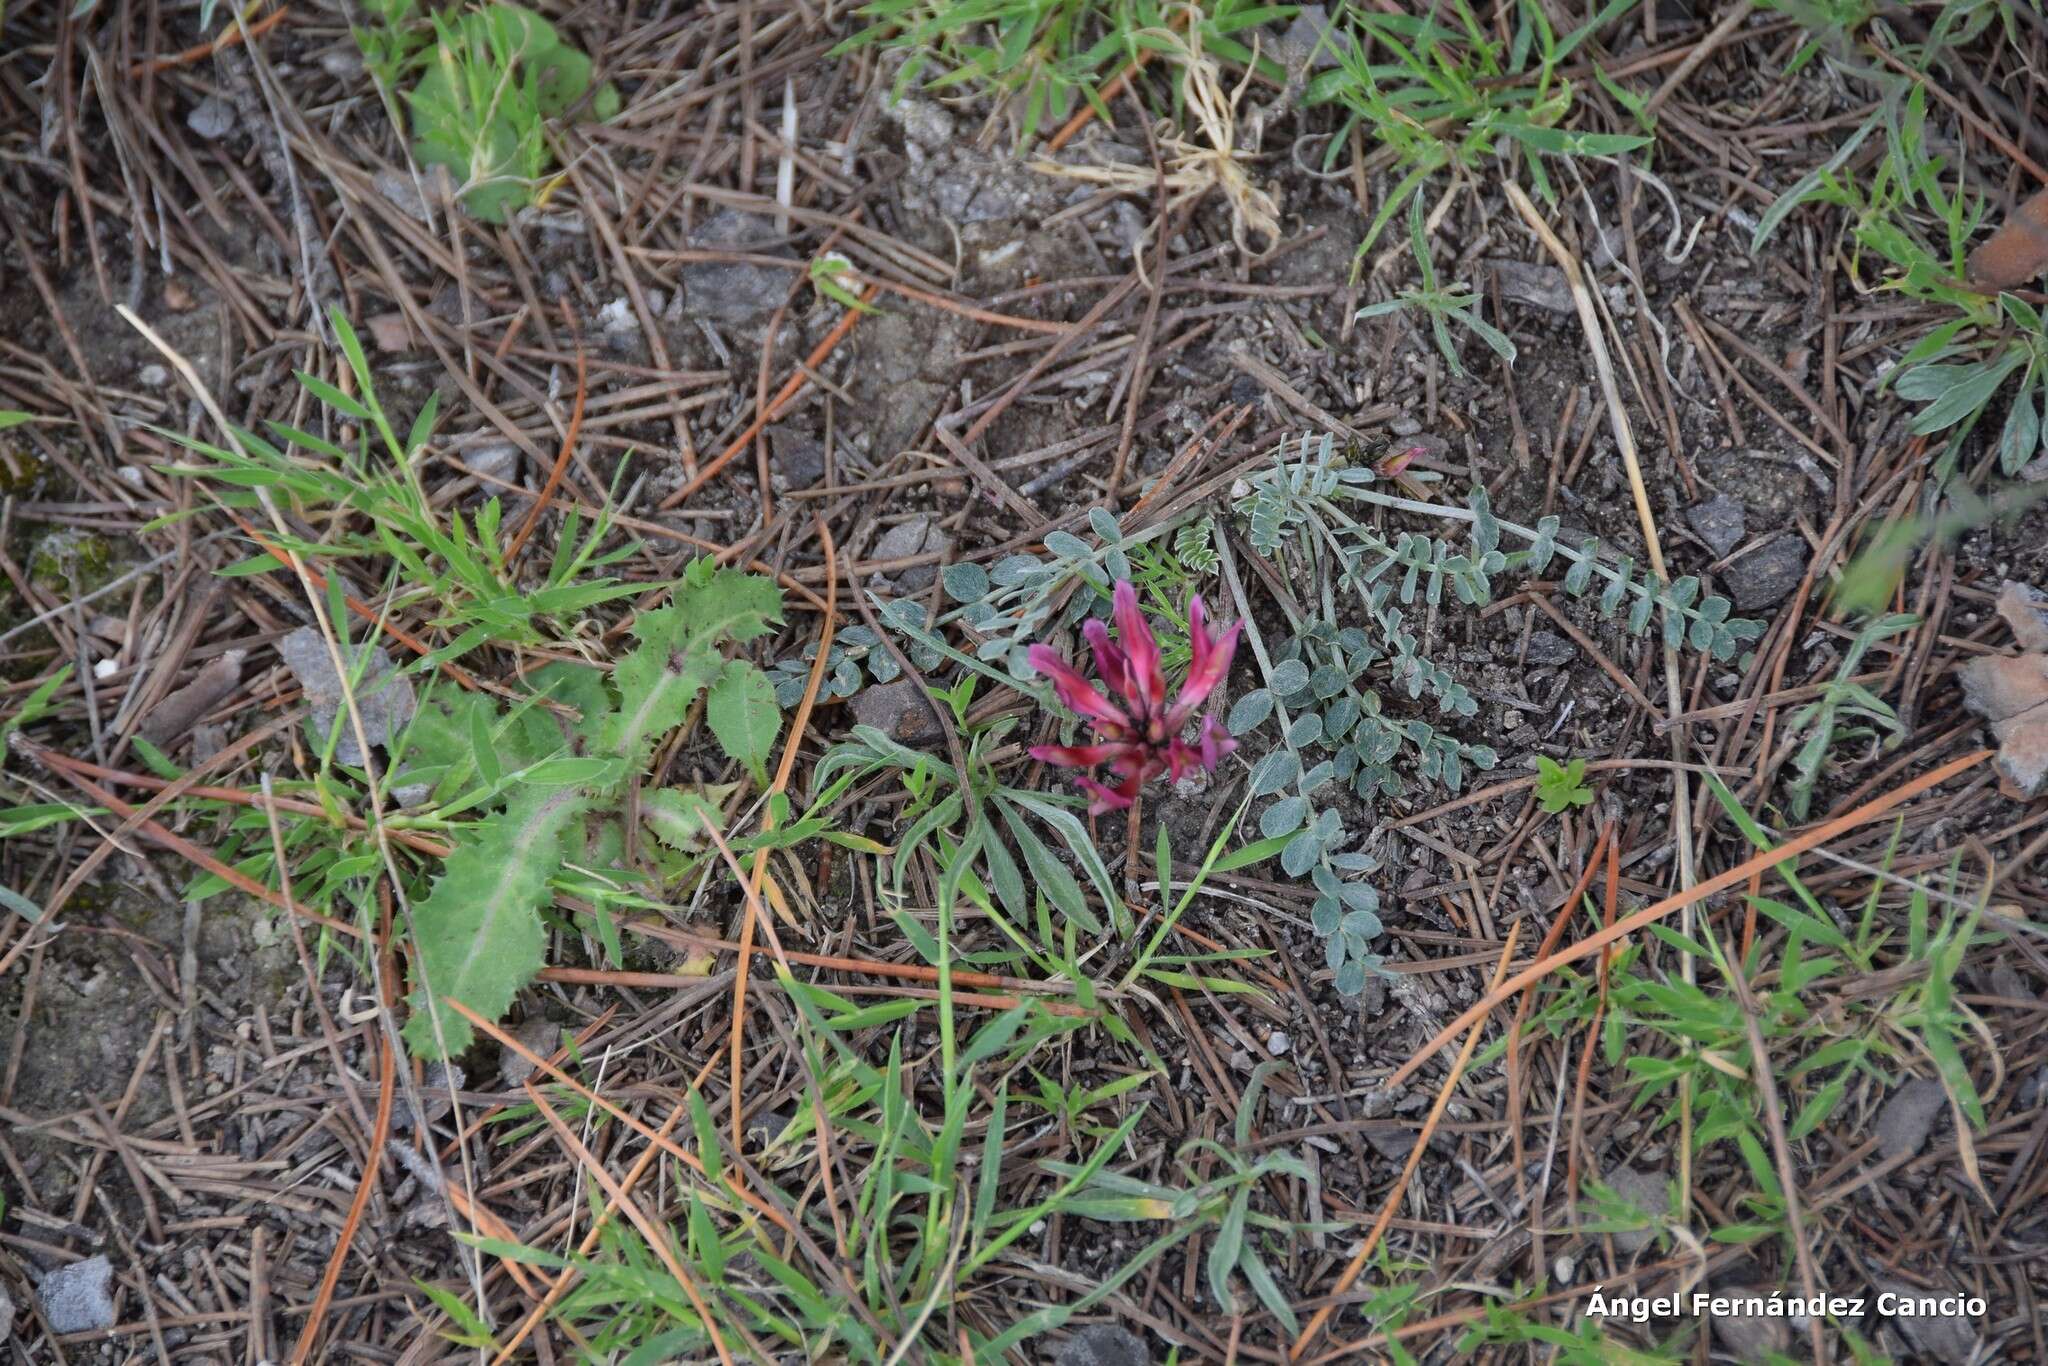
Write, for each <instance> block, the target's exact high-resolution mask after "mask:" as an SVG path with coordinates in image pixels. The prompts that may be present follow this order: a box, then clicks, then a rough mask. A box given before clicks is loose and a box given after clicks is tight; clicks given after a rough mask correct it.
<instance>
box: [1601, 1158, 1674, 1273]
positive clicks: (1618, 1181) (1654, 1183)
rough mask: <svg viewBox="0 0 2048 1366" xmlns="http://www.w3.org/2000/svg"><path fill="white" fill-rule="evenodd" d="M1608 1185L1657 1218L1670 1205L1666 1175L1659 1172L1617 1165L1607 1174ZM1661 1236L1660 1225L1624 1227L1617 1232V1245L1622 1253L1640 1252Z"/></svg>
mask: <svg viewBox="0 0 2048 1366" xmlns="http://www.w3.org/2000/svg"><path fill="white" fill-rule="evenodd" d="M1605 1180H1606V1182H1607V1184H1608V1186H1609V1187H1610V1188H1612V1189H1613V1191H1614V1193H1615V1194H1616V1195H1619V1196H1620V1197H1621V1198H1622V1199H1623V1200H1626V1201H1627V1202H1628V1203H1629V1204H1631V1205H1633V1206H1634V1207H1635V1208H1637V1209H1639V1210H1641V1211H1642V1212H1643V1213H1644V1214H1647V1215H1649V1216H1651V1218H1653V1219H1660V1220H1661V1218H1662V1216H1663V1215H1664V1212H1665V1210H1666V1209H1667V1208H1668V1206H1669V1201H1670V1196H1669V1195H1668V1194H1667V1193H1666V1191H1665V1189H1664V1178H1663V1177H1661V1176H1659V1175H1657V1174H1656V1173H1655V1172H1641V1171H1637V1170H1636V1169H1635V1168H1634V1167H1616V1168H1615V1169H1614V1170H1613V1171H1611V1172H1609V1173H1607V1176H1606V1178H1605ZM1656 1236H1657V1226H1656V1225H1655V1224H1652V1225H1651V1226H1650V1227H1648V1228H1632V1229H1623V1230H1621V1231H1619V1232H1617V1233H1616V1234H1615V1235H1614V1246H1615V1247H1616V1248H1618V1249H1620V1250H1621V1251H1622V1252H1629V1253H1634V1252H1640V1251H1642V1250H1643V1249H1644V1248H1646V1247H1648V1246H1649V1245H1650V1243H1651V1241H1652V1240H1653V1239H1655V1238H1656Z"/></svg>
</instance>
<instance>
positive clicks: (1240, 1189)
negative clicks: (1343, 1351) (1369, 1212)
mask: <svg viewBox="0 0 2048 1366" xmlns="http://www.w3.org/2000/svg"><path fill="white" fill-rule="evenodd" d="M1279 1067H1280V1064H1278V1063H1271V1062H1266V1063H1260V1064H1259V1065H1258V1066H1257V1067H1256V1068H1254V1069H1253V1070H1252V1075H1251V1080H1250V1081H1248V1082H1246V1083H1245V1088H1244V1098H1243V1101H1242V1103H1241V1104H1240V1105H1239V1107H1238V1112H1237V1120H1236V1125H1235V1128H1234V1130H1233V1133H1232V1137H1233V1138H1234V1139H1235V1142H1234V1143H1233V1144H1230V1145H1225V1144H1222V1143H1219V1142H1217V1141H1216V1140H1214V1139H1210V1138H1194V1139H1190V1140H1188V1141H1187V1142H1186V1143H1184V1144H1182V1145H1181V1147H1180V1149H1179V1151H1178V1152H1177V1153H1176V1155H1175V1157H1176V1161H1177V1162H1178V1163H1179V1164H1180V1167H1181V1171H1182V1177H1183V1180H1184V1181H1185V1182H1186V1183H1187V1184H1185V1185H1184V1186H1181V1187H1177V1188H1176V1187H1171V1186H1166V1185H1162V1184H1160V1183H1158V1182H1156V1181H1148V1180H1145V1179H1143V1178H1141V1177H1135V1176H1128V1175H1125V1174H1123V1173H1120V1172H1113V1171H1108V1170H1101V1171H1097V1172H1094V1173H1092V1174H1089V1173H1085V1172H1084V1171H1083V1170H1082V1169H1081V1168H1079V1167H1076V1166H1074V1165H1073V1164H1071V1163H1065V1162H1048V1163H1046V1164H1045V1165H1046V1167H1047V1169H1048V1170H1050V1171H1052V1172H1053V1173H1055V1174H1056V1175H1060V1176H1064V1177H1066V1178H1067V1179H1068V1180H1069V1181H1074V1180H1077V1179H1082V1178H1085V1184H1083V1185H1082V1186H1081V1188H1080V1192H1079V1194H1078V1195H1077V1196H1076V1198H1075V1199H1074V1201H1073V1203H1072V1205H1071V1206H1070V1210H1071V1212H1072V1213H1074V1214H1077V1215H1081V1216H1083V1217H1086V1218H1090V1219H1097V1220H1101V1221H1102V1222H1104V1223H1126V1222H1133V1221H1145V1222H1152V1221H1158V1220H1171V1221H1173V1223H1174V1224H1175V1225H1176V1229H1175V1231H1174V1232H1173V1233H1172V1234H1170V1235H1168V1236H1169V1237H1171V1238H1173V1239H1175V1240H1176V1241H1178V1240H1180V1239H1183V1238H1186V1237H1188V1236H1189V1235H1191V1234H1193V1233H1195V1232H1197V1231H1201V1232H1206V1233H1207V1234H1208V1251H1207V1254H1206V1255H1205V1257H1204V1259H1203V1269H1204V1271H1205V1272H1206V1273H1207V1281H1208V1286H1209V1294H1210V1297H1211V1299H1212V1300H1213V1302H1214V1303H1215V1304H1217V1305H1218V1306H1220V1307H1221V1309H1222V1310H1223V1312H1224V1313H1226V1314H1238V1313H1242V1312H1244V1310H1245V1308H1246V1305H1245V1304H1244V1302H1243V1300H1242V1299H1241V1298H1240V1296H1239V1294H1238V1292H1237V1282H1238V1280H1239V1279H1240V1278H1242V1280H1243V1282H1244V1284H1245V1285H1246V1286H1247V1287H1249V1288H1250V1290H1251V1292H1252V1295H1253V1296H1254V1297H1255V1298H1256V1299H1257V1301H1258V1303H1259V1304H1260V1305H1262V1306H1263V1307H1264V1308H1265V1310H1266V1312H1267V1313H1269V1314H1271V1315H1272V1316H1273V1318H1274V1320H1275V1321H1276V1322H1277V1323H1279V1324H1280V1325H1281V1326H1282V1327H1283V1328H1285V1329H1286V1330H1287V1332H1288V1333H1290V1334H1294V1333H1299V1332H1300V1331H1301V1324H1300V1323H1299V1321H1297V1319H1296V1318H1295V1314H1294V1306H1293V1304H1292V1303H1291V1302H1290V1300H1289V1298H1288V1295H1287V1292H1286V1291H1285V1290H1283V1289H1282V1288H1281V1286H1280V1282H1279V1280H1278V1279H1277V1278H1276V1277H1275V1276H1274V1275H1273V1271H1272V1268H1271V1267H1269V1266H1267V1264H1266V1253H1267V1252H1268V1251H1271V1250H1274V1247H1273V1245H1274V1244H1275V1243H1278V1244H1282V1245H1285V1244H1286V1243H1288V1242H1289V1241H1290V1240H1294V1239H1298V1238H1299V1237H1301V1236H1302V1235H1305V1234H1309V1233H1314V1232H1317V1231H1319V1230H1320V1231H1322V1232H1326V1233H1327V1232H1334V1231H1336V1229H1337V1228H1339V1227H1340V1226H1339V1225H1336V1224H1322V1225H1318V1224H1311V1223H1306V1222H1301V1221H1296V1220H1289V1219H1280V1218H1276V1217H1275V1216H1273V1215H1270V1214H1266V1213H1264V1212H1263V1211H1260V1210H1257V1209H1254V1208H1253V1207H1252V1203H1251V1201H1252V1195H1253V1194H1254V1192H1255V1191H1256V1190H1257V1188H1258V1187H1259V1186H1260V1185H1261V1184H1262V1183H1264V1182H1265V1181H1266V1180H1267V1179H1268V1178H1269V1177H1276V1176H1290V1177H1293V1178H1294V1179H1295V1180H1297V1181H1308V1180H1310V1179H1312V1178H1311V1177H1310V1174H1309V1170H1308V1167H1307V1165H1306V1164H1304V1163H1303V1162H1302V1160H1301V1159H1300V1158H1298V1157H1296V1156H1294V1154H1292V1153H1283V1152H1268V1153H1266V1154H1264V1155H1263V1156H1261V1157H1258V1158H1256V1159H1254V1158H1252V1157H1250V1156H1248V1155H1247V1154H1248V1150H1249V1148H1250V1145H1251V1126H1252V1117H1253V1116H1254V1115H1255V1114H1256V1113H1257V1110H1258V1099H1259V1091H1260V1089H1261V1088H1262V1087H1263V1086H1264V1085H1265V1081H1266V1078H1267V1077H1268V1076H1269V1075H1270V1074H1272V1073H1273V1072H1275V1071H1277V1070H1278V1069H1279ZM1198 1157H1206V1158H1208V1159H1209V1162H1210V1167H1209V1170H1210V1171H1211V1172H1213V1173H1217V1174H1215V1175H1211V1176H1209V1177H1208V1178H1207V1179H1201V1178H1200V1177H1199V1176H1198V1174H1197V1171H1196V1163H1195V1159H1196V1158H1198ZM1153 1246H1155V1247H1156V1246H1158V1244H1157V1243H1155V1244H1153ZM1148 1251H1149V1249H1148ZM1154 1255H1156V1254H1154Z"/></svg>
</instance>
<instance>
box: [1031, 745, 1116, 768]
mask: <svg viewBox="0 0 2048 1366" xmlns="http://www.w3.org/2000/svg"><path fill="white" fill-rule="evenodd" d="M1129 748H1130V746H1129V745H1123V744H1115V743H1111V744H1106V745H1033V746H1032V747H1031V749H1030V751H1029V753H1030V755H1031V757H1032V758H1034V759H1036V760H1038V761H1039V762H1040V763H1045V764H1053V765H1056V766H1057V767H1060V768H1093V767H1095V766H1096V765H1097V764H1106V763H1109V762H1110V761H1112V760H1114V759H1116V758H1118V757H1119V756H1121V755H1122V754H1123V753H1124V751H1126V750H1128V749H1129Z"/></svg>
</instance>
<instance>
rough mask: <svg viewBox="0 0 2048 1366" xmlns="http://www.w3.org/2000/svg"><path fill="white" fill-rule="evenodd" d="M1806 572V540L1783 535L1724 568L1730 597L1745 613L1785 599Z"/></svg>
mask: <svg viewBox="0 0 2048 1366" xmlns="http://www.w3.org/2000/svg"><path fill="white" fill-rule="evenodd" d="M1805 575H1806V542H1804V541H1802V540H1800V539H1799V538H1798V537H1797V536H1780V537H1779V538H1778V539H1777V540H1775V541H1772V542H1770V543H1769V544H1768V545H1763V546H1759V547H1758V548H1757V549H1755V550H1752V551H1750V552H1749V553H1748V554H1747V555H1744V556H1743V557H1742V558H1741V559H1739V560H1737V561H1735V563H1733V564H1731V565H1729V566H1728V567H1727V568H1726V569H1724V570H1722V571H1721V578H1722V581H1723V582H1725V583H1726V584H1727V585H1728V596H1729V597H1731V598H1734V599H1735V605H1736V607H1737V608H1739V609H1740V610H1742V611H1744V612H1755V611H1760V610H1762V609H1763V608H1766V607H1771V606H1775V605H1776V604H1777V603H1779V602H1782V601H1784V599H1785V597H1786V596H1787V595H1788V594H1790V593H1791V592H1792V590H1793V589H1795V588H1797V587H1798V586H1799V581H1800V580H1801V579H1802V578H1804V577H1805Z"/></svg>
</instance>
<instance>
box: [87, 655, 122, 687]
mask: <svg viewBox="0 0 2048 1366" xmlns="http://www.w3.org/2000/svg"><path fill="white" fill-rule="evenodd" d="M119 672H121V665H120V664H119V662H117V661H115V660H112V659H95V660H94V661H93V662H92V676H93V677H94V678H96V679H98V680H99V681H100V682H102V683H104V682H106V681H107V680H108V679H110V678H112V677H113V676H114V675H115V674H117V673H119Z"/></svg>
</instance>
